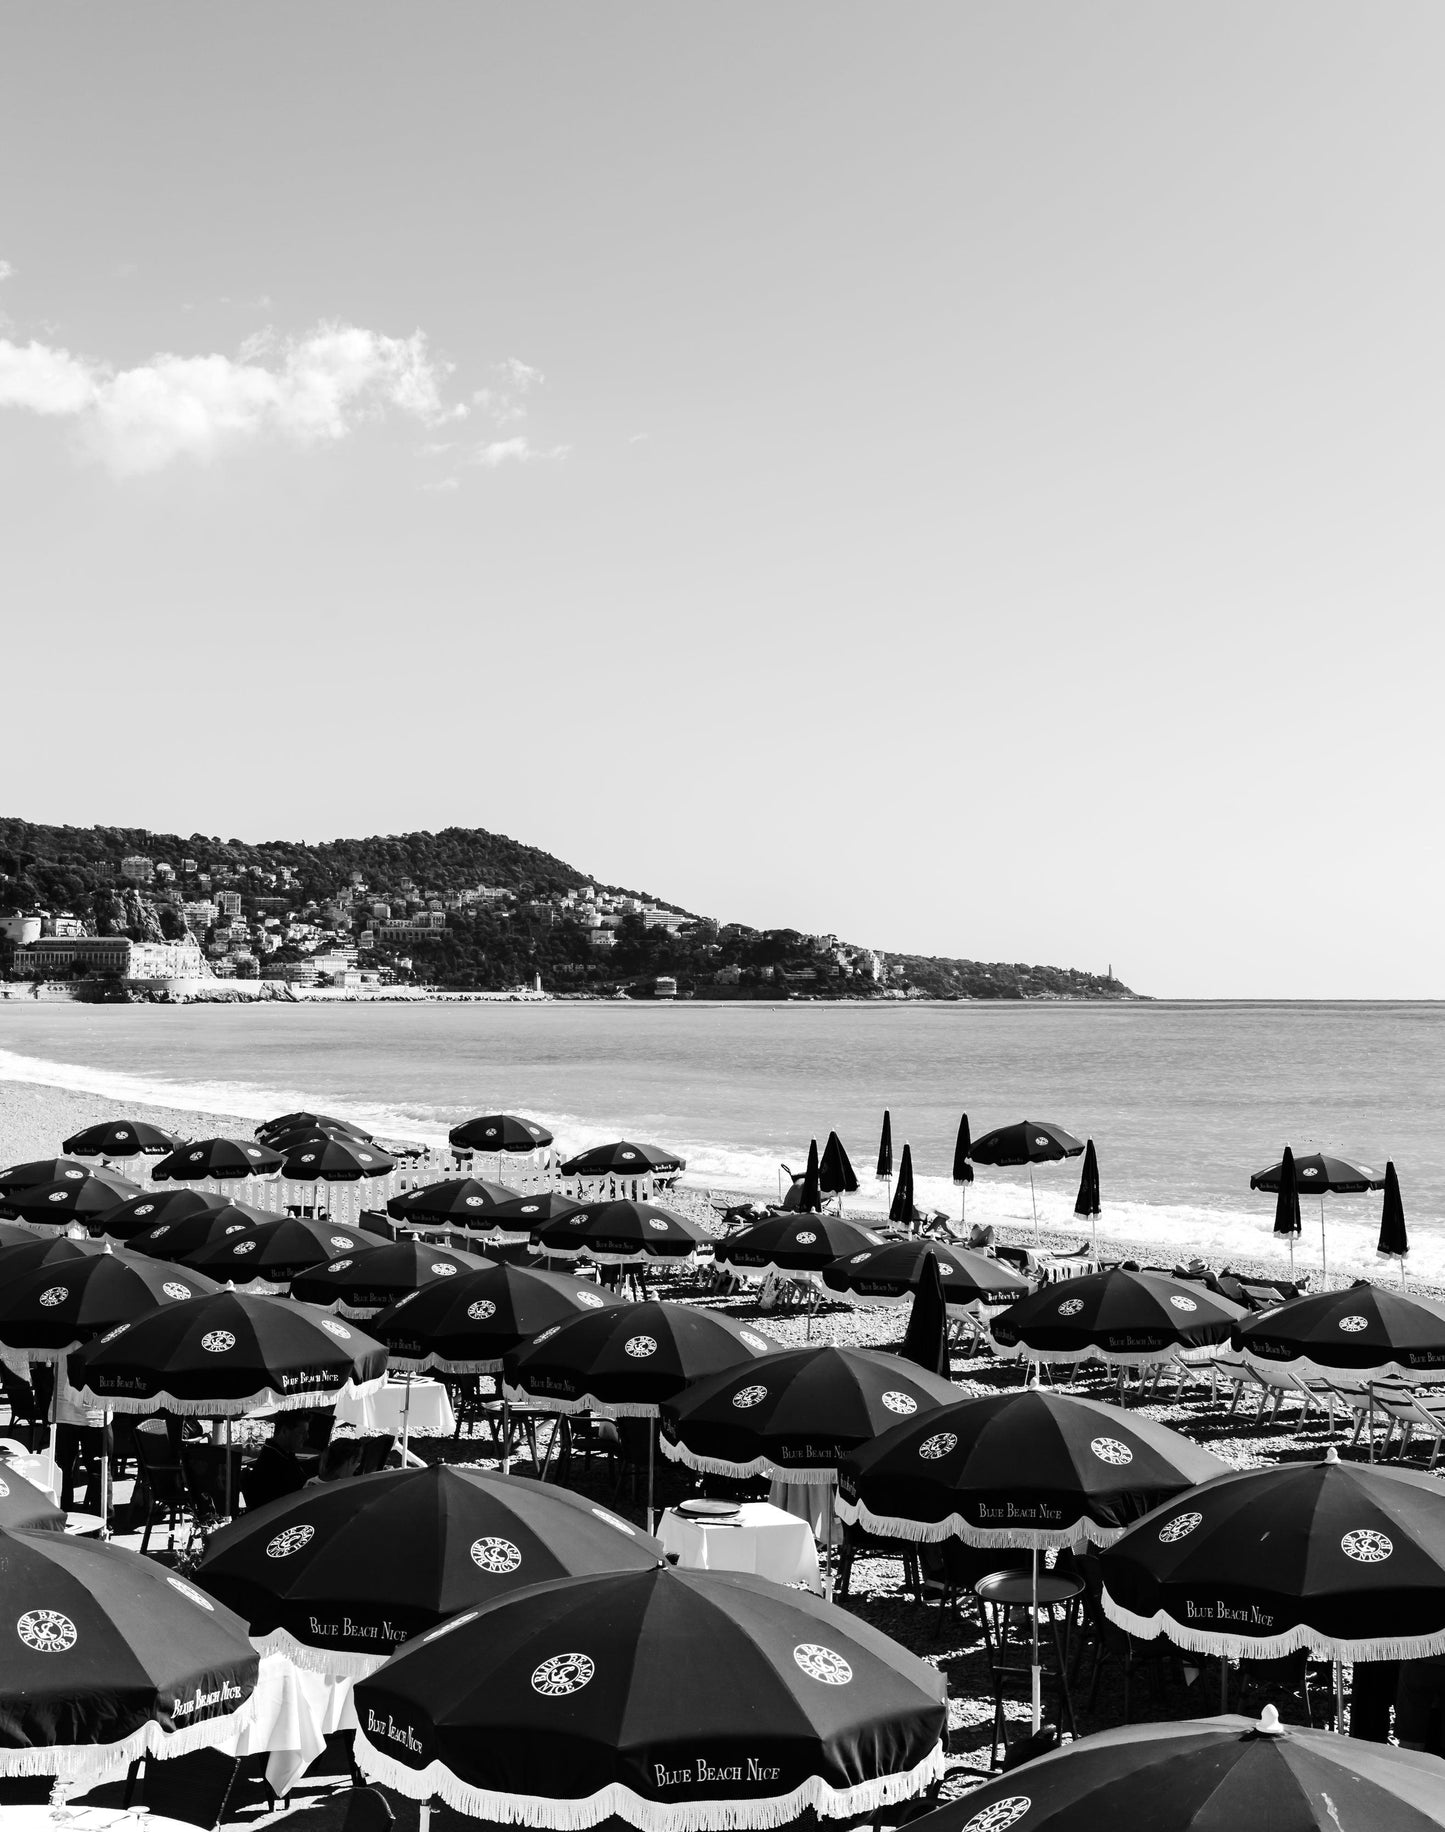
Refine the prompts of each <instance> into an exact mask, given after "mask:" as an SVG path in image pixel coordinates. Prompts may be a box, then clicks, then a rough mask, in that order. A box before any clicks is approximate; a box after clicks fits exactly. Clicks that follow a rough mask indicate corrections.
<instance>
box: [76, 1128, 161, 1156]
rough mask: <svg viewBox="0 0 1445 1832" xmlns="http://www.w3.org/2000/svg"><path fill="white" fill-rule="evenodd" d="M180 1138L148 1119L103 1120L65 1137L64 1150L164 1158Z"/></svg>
mask: <svg viewBox="0 0 1445 1832" xmlns="http://www.w3.org/2000/svg"><path fill="white" fill-rule="evenodd" d="M179 1144H180V1140H179V1139H177V1138H173V1137H172V1136H171V1134H170V1133H169V1132H162V1131H161V1129H160V1127H159V1126H152V1125H150V1124H149V1123H148V1122H147V1121H145V1120H131V1119H123V1120H101V1121H100V1123H99V1124H98V1125H95V1126H86V1127H85V1128H84V1129H83V1130H82V1131H80V1132H73V1133H72V1134H71V1135H70V1137H69V1138H68V1139H62V1140H61V1142H60V1149H61V1150H62V1151H68V1152H70V1153H71V1154H72V1156H74V1157H77V1158H135V1157H140V1156H145V1157H164V1156H165V1154H166V1153H167V1152H171V1151H174V1150H175V1149H176V1148H177V1146H179Z"/></svg>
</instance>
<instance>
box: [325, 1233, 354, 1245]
mask: <svg viewBox="0 0 1445 1832" xmlns="http://www.w3.org/2000/svg"><path fill="white" fill-rule="evenodd" d="M331 1244H332V1246H333V1247H354V1246H355V1245H356V1242H355V1241H354V1240H350V1239H348V1238H347V1236H346V1235H345V1234H333V1235H332V1236H331Z"/></svg>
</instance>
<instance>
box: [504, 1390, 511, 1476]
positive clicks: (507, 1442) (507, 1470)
mask: <svg viewBox="0 0 1445 1832" xmlns="http://www.w3.org/2000/svg"><path fill="white" fill-rule="evenodd" d="M511 1473H512V1402H511V1400H509V1399H508V1398H507V1396H506V1394H505V1393H504V1394H503V1395H502V1474H503V1475H504V1476H510V1475H511Z"/></svg>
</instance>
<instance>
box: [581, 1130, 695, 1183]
mask: <svg viewBox="0 0 1445 1832" xmlns="http://www.w3.org/2000/svg"><path fill="white" fill-rule="evenodd" d="M686 1169H687V1159H686V1158H680V1157H678V1155H677V1153H676V1152H675V1151H667V1150H665V1149H664V1148H663V1147H662V1146H661V1145H637V1144H634V1143H633V1141H632V1140H631V1139H617V1140H616V1141H615V1142H614V1143H612V1144H611V1145H594V1146H593V1147H592V1148H591V1150H590V1151H584V1152H579V1154H578V1155H577V1156H576V1157H575V1158H568V1160H567V1162H566V1163H565V1164H564V1165H563V1166H562V1175H563V1176H564V1177H612V1176H615V1177H655V1176H671V1175H672V1173H673V1172H674V1171H679V1170H686Z"/></svg>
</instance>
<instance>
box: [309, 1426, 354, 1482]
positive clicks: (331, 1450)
mask: <svg viewBox="0 0 1445 1832" xmlns="http://www.w3.org/2000/svg"><path fill="white" fill-rule="evenodd" d="M360 1467H361V1439H360V1438H333V1439H332V1440H331V1442H330V1443H329V1444H328V1445H327V1446H326V1448H325V1450H323V1451H322V1453H321V1467H320V1469H318V1470H317V1472H316V1474H315V1475H314V1476H313V1477H312V1478H311V1480H310V1481H309V1482H308V1483H307V1484H306V1485H305V1486H306V1487H307V1488H317V1487H319V1486H320V1484H321V1483H323V1482H343V1481H345V1479H346V1478H347V1477H348V1476H354V1475H355V1474H356V1472H357V1470H358V1469H359V1468H360Z"/></svg>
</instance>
